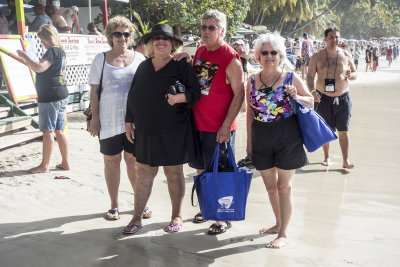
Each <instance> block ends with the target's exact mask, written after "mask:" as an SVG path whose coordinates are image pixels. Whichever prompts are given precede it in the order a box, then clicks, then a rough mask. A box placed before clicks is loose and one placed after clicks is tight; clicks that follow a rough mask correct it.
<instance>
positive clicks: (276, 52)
mask: <svg viewBox="0 0 400 267" xmlns="http://www.w3.org/2000/svg"><path fill="white" fill-rule="evenodd" d="M269 54H271V56H276V55H277V54H278V51H274V50H272V51H261V55H263V56H268V55H269Z"/></svg>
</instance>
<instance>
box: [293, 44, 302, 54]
mask: <svg viewBox="0 0 400 267" xmlns="http://www.w3.org/2000/svg"><path fill="white" fill-rule="evenodd" d="M293 50H294V54H295V55H296V56H299V57H300V56H301V47H300V43H294V44H293Z"/></svg>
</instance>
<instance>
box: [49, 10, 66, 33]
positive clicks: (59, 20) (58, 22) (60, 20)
mask: <svg viewBox="0 0 400 267" xmlns="http://www.w3.org/2000/svg"><path fill="white" fill-rule="evenodd" d="M45 12H46V14H47V15H48V16H49V17H50V19H51V21H52V22H53V26H54V27H56V29H57V30H58V32H59V33H67V32H70V31H71V30H72V28H71V27H69V26H68V25H67V22H66V21H65V19H64V17H63V16H61V14H58V13H57V12H56V8H55V7H54V6H52V5H47V6H46V8H45Z"/></svg>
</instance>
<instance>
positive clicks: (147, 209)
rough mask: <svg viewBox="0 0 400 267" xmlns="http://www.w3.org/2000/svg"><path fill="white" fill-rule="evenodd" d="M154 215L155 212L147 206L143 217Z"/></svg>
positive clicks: (148, 217) (147, 217)
mask: <svg viewBox="0 0 400 267" xmlns="http://www.w3.org/2000/svg"><path fill="white" fill-rule="evenodd" d="M151 216H153V212H152V211H151V210H150V209H149V207H145V208H144V211H143V215H142V218H143V219H150V218H151Z"/></svg>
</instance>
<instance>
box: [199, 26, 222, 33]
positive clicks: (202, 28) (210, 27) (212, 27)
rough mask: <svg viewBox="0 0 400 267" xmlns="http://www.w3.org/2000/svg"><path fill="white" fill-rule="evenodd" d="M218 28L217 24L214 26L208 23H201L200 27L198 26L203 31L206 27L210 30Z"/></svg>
mask: <svg viewBox="0 0 400 267" xmlns="http://www.w3.org/2000/svg"><path fill="white" fill-rule="evenodd" d="M218 28H219V27H218V26H217V27H215V26H214V25H210V26H207V25H201V27H200V29H201V30H202V31H203V32H205V31H206V30H207V29H208V30H209V31H210V32H213V31H215V30H216V29H218Z"/></svg>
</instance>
